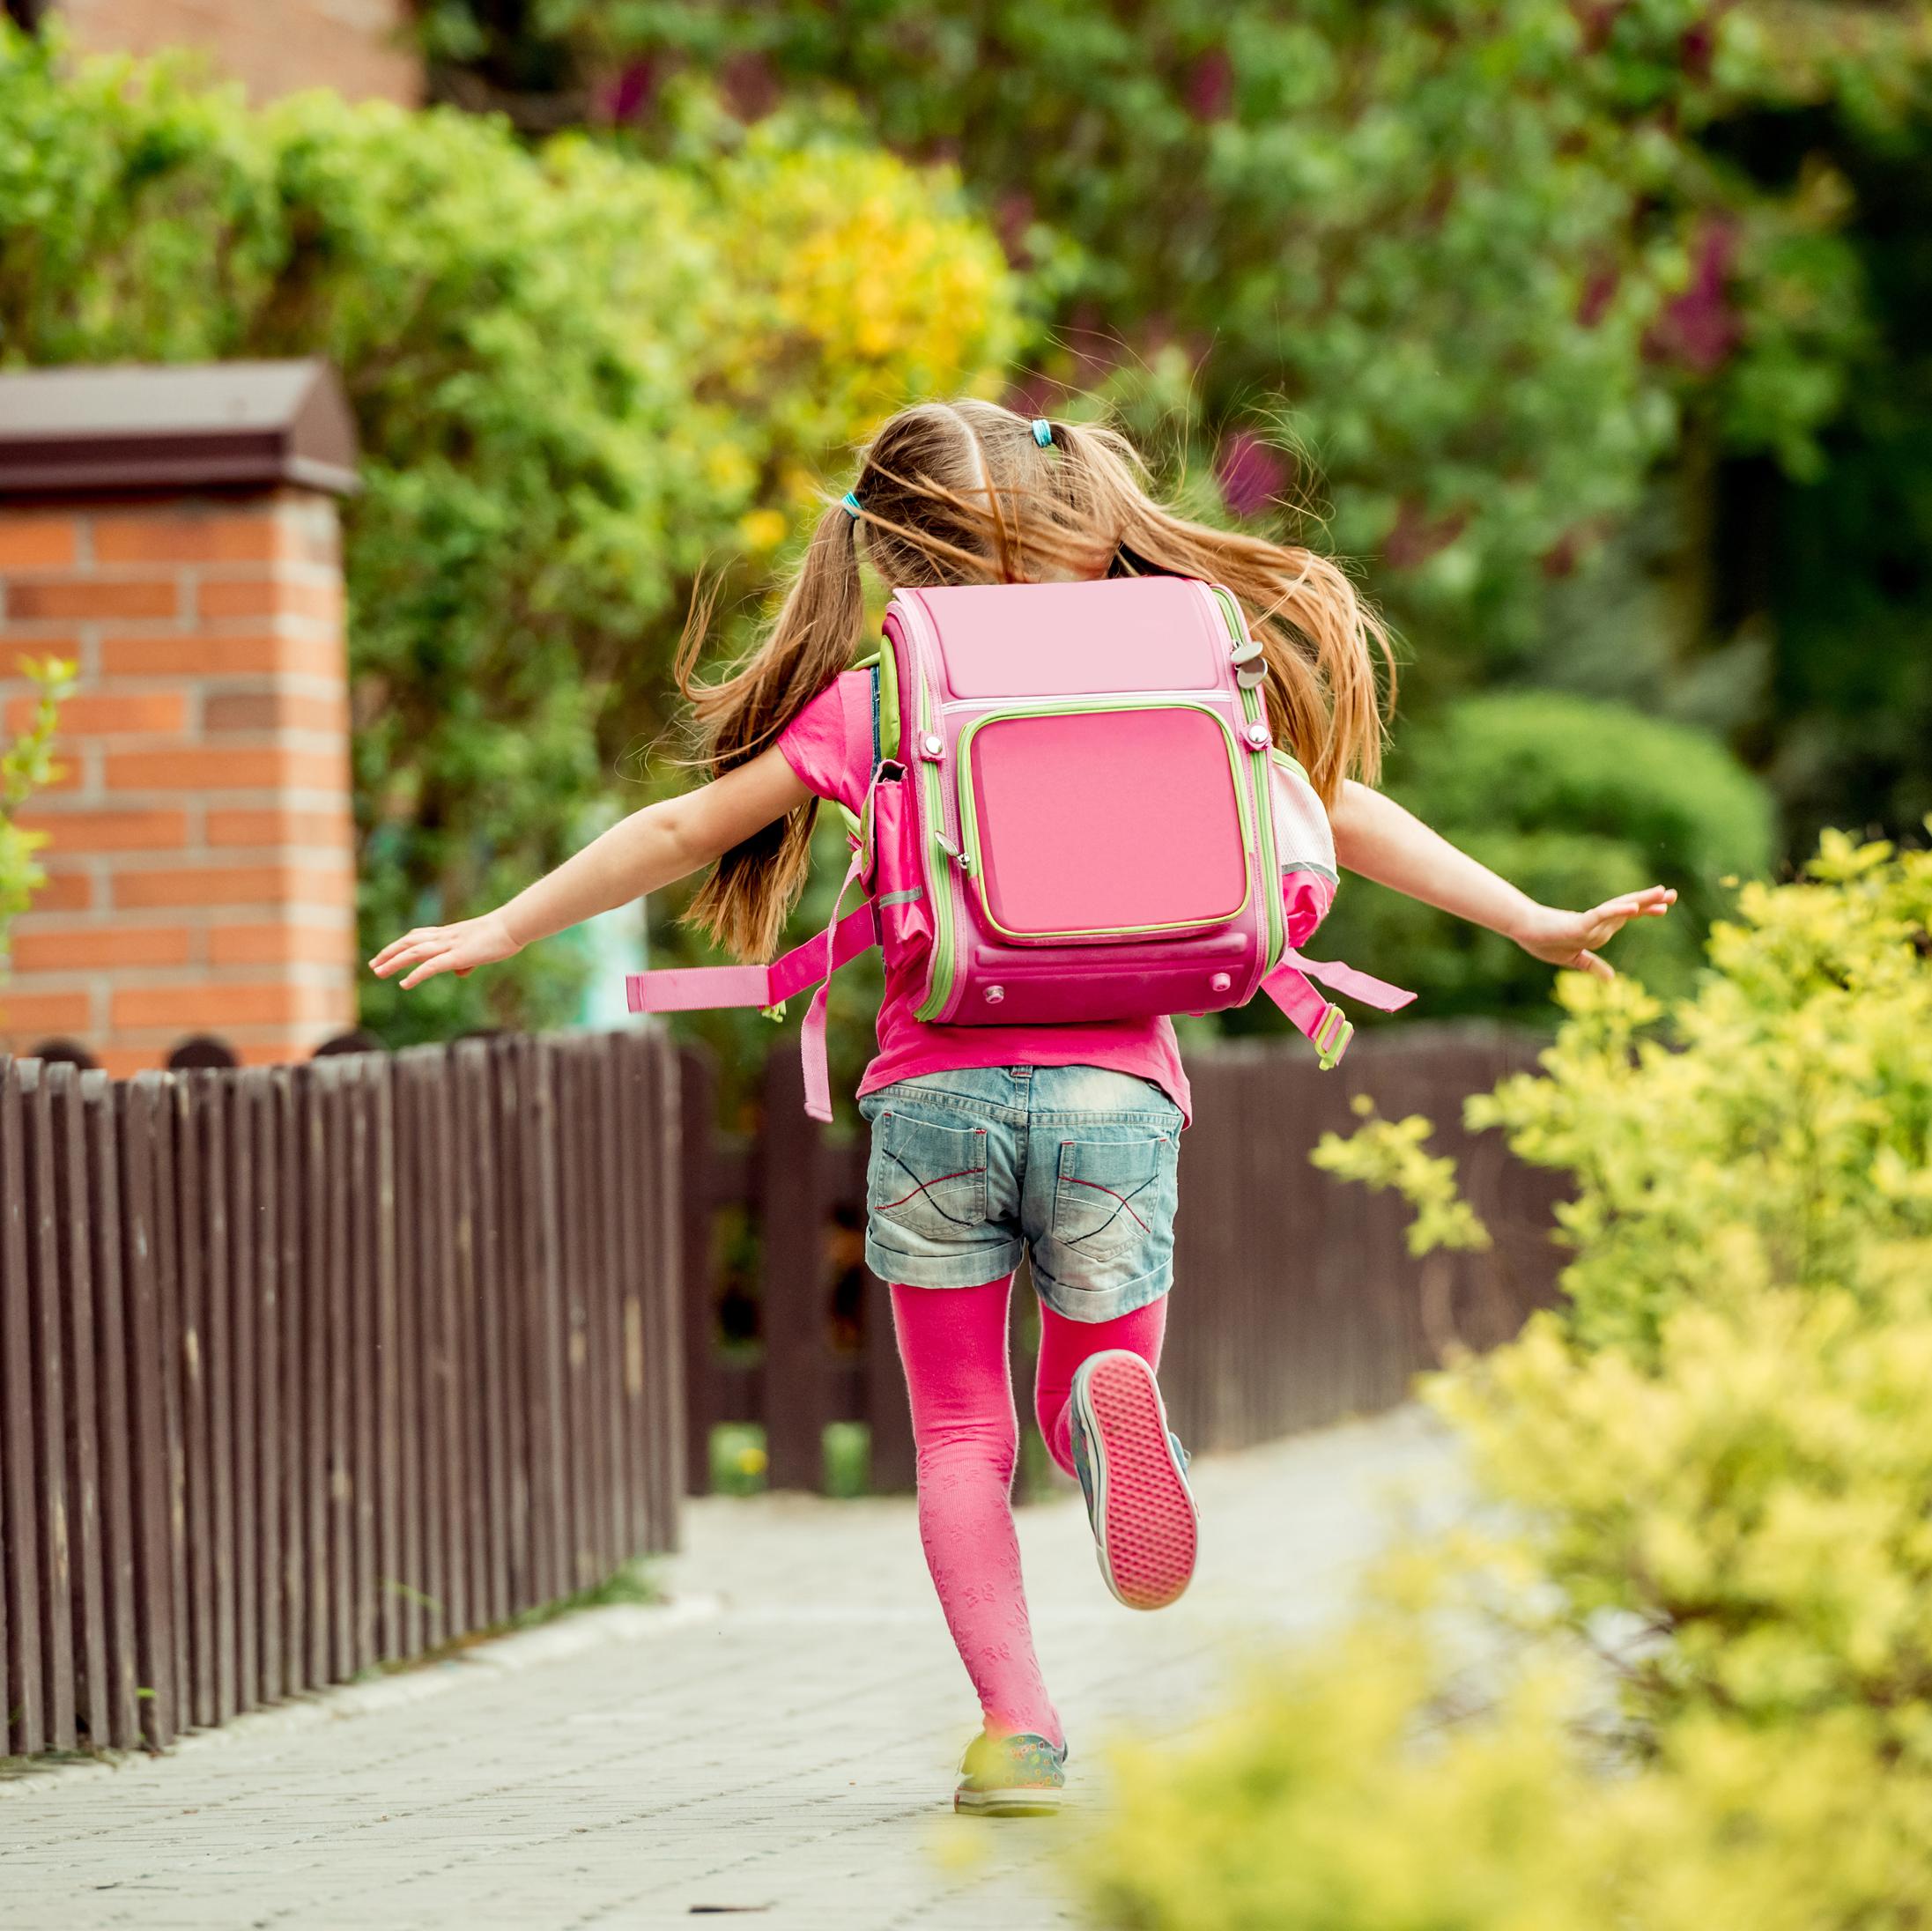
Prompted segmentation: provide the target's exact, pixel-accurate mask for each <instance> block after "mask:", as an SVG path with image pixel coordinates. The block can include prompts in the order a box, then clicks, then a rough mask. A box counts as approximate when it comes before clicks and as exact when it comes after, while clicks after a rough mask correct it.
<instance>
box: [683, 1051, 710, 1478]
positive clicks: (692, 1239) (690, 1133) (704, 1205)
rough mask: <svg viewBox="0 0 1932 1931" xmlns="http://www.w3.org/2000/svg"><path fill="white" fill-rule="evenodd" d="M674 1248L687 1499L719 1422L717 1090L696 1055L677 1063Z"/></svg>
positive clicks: (706, 1467)
mask: <svg viewBox="0 0 1932 1931" xmlns="http://www.w3.org/2000/svg"><path fill="white" fill-rule="evenodd" d="M677 1083H678V1088H679V1103H678V1108H677V1113H678V1121H679V1129H678V1163H677V1164H678V1175H679V1186H678V1197H679V1200H680V1202H682V1210H681V1213H680V1217H679V1218H680V1225H679V1229H678V1245H679V1248H680V1252H681V1257H682V1265H681V1270H680V1271H681V1274H682V1276H683V1277H682V1280H681V1282H680V1284H679V1294H678V1300H679V1305H680V1306H681V1308H682V1311H683V1317H684V1318H683V1324H682V1325H683V1328H684V1360H683V1363H682V1366H683V1370H684V1377H683V1378H684V1386H685V1493H686V1494H687V1495H708V1494H709V1493H710V1492H711V1431H712V1427H713V1425H714V1424H715V1423H716V1421H717V1420H718V1418H719V1417H718V1390H717V1368H716V1356H717V1330H718V1315H717V1304H716V1298H715V1293H714V1268H715V1266H716V1258H715V1251H714V1250H715V1247H716V1241H715V1229H716V1224H717V1214H716V1202H717V1199H718V1190H717V1180H716V1173H717V1166H718V1145H717V1140H718V1129H717V1104H718V1101H717V1091H716V1081H715V1077H714V1074H713V1071H712V1066H711V1062H710V1060H709V1059H708V1058H707V1056H706V1055H705V1054H703V1053H700V1052H699V1051H697V1050H695V1049H692V1050H687V1051H686V1052H685V1053H684V1054H682V1055H681V1056H680V1058H679V1061H678V1067H677Z"/></svg>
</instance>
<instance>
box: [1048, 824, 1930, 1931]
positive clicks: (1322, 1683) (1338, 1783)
mask: <svg viewBox="0 0 1932 1931" xmlns="http://www.w3.org/2000/svg"><path fill="white" fill-rule="evenodd" d="M1711 964H1712V967H1713V971H1712V973H1711V974H1710V976H1709V977H1708V978H1707V979H1706V980H1705V981H1704V982H1703V983H1702V984H1701V986H1700V987H1699V991H1698V993H1697V995H1696V996H1695V997H1694V998H1693V999H1691V1000H1689V1001H1685V1002H1680V1003H1679V1004H1678V1005H1677V1007H1676V1008H1675V1009H1674V1010H1672V1011H1671V1012H1670V1014H1669V1030H1668V1032H1667V1033H1664V1034H1662V1035H1661V1036H1660V1034H1659V1032H1658V1022H1659V1021H1660V1020H1661V1019H1662V1017H1664V1009H1663V1008H1662V1005H1661V1003H1660V1002H1657V1001H1655V1000H1654V999H1652V998H1651V997H1649V996H1648V995H1647V994H1645V993H1644V992H1643V991H1642V989H1641V988H1638V987H1636V986H1634V985H1632V983H1631V982H1629V981H1628V980H1619V981H1617V982H1616V983H1614V984H1609V985H1605V984H1601V983H1598V982H1595V981H1590V980H1566V981H1565V999H1566V1006H1567V1007H1568V1009H1569V1017H1568V1019H1567V1021H1566V1025H1565V1026H1564V1028H1563V1031H1562V1032H1561V1033H1560V1035H1559V1036H1558V1039H1557V1041H1556V1043H1555V1044H1554V1045H1553V1046H1552V1047H1551V1049H1550V1050H1549V1051H1548V1052H1547V1053H1546V1054H1544V1056H1543V1074H1542V1075H1541V1076H1528V1077H1519V1078H1515V1079H1512V1080H1509V1081H1506V1082H1505V1083H1504V1084H1503V1085H1502V1086H1501V1087H1500V1088H1499V1090H1498V1091H1497V1092H1496V1093H1495V1094H1494V1095H1492V1096H1485V1097H1483V1098H1479V1099H1474V1100H1472V1101H1470V1102H1469V1107H1468V1109H1467V1111H1468V1117H1469V1121H1470V1123H1471V1124H1473V1125H1477V1126H1499V1127H1500V1128H1503V1129H1504V1130H1505V1131H1506V1134H1507V1135H1508V1137H1509V1139H1510V1143H1511V1144H1512V1145H1513V1146H1514V1148H1515V1150H1516V1151H1517V1152H1518V1153H1519V1154H1520V1155H1521V1156H1523V1157H1525V1158H1529V1159H1532V1160H1535V1161H1538V1162H1540V1163H1543V1164H1545V1165H1551V1166H1554V1167H1557V1168H1559V1169H1561V1170H1563V1171H1565V1172H1566V1173H1568V1174H1569V1175H1570V1176H1571V1177H1572V1179H1573V1182H1574V1186H1575V1194H1574V1197H1573V1200H1572V1201H1571V1202H1569V1203H1568V1204H1567V1205H1566V1206H1565V1207H1564V1208H1563V1209H1562V1210H1561V1215H1562V1223H1563V1232H1564V1234H1565V1236H1566V1239H1569V1240H1570V1241H1571V1242H1572V1243H1573V1245H1574V1246H1575V1248H1576V1256H1575V1259H1574V1260H1573V1262H1572V1263H1571V1265H1570V1266H1569V1268H1568V1269H1566V1274H1565V1277H1564V1284H1565V1288H1566V1293H1567V1296H1568V1300H1569V1306H1567V1308H1566V1310H1565V1311H1564V1312H1563V1313H1560V1314H1558V1313H1545V1314H1542V1315H1539V1316H1537V1317H1536V1319H1535V1320H1534V1321H1532V1322H1531V1324H1530V1326H1529V1329H1528V1330H1527V1331H1526V1333H1525V1334H1524V1335H1523V1336H1522V1337H1521V1339H1520V1340H1519V1341H1517V1342H1516V1343H1513V1344H1512V1345H1510V1346H1508V1347H1506V1348H1504V1349H1502V1350H1499V1351H1498V1352H1497V1353H1495V1354H1494V1355H1492V1356H1490V1357H1489V1358H1486V1359H1484V1360H1483V1361H1480V1362H1475V1363H1465V1364H1463V1365H1460V1366H1459V1367H1457V1368H1456V1369H1455V1371H1454V1372H1451V1373H1449V1374H1447V1375H1446V1376H1442V1377H1439V1378H1438V1379H1437V1380H1435V1382H1434V1383H1433V1384H1432V1389H1431V1395H1432V1401H1433V1402H1434V1403H1435V1404H1436V1406H1437V1407H1438V1408H1439V1409H1440V1410H1441V1411H1442V1412H1443V1413H1444V1414H1445V1415H1446V1416H1447V1417H1449V1418H1450V1419H1451V1420H1452V1421H1453V1422H1454V1423H1455V1424H1456V1426H1457V1428H1458V1429H1459V1431H1460V1432H1461V1435H1462V1440H1463V1442H1464V1444H1465V1445H1466V1446H1467V1448H1468V1450H1469V1456H1470V1461H1471V1463H1472V1466H1473V1469H1474V1472H1475V1475H1476V1476H1477V1482H1478V1484H1479V1488H1480V1491H1481V1494H1482V1496H1483V1498H1484V1504H1485V1506H1484V1509H1483V1510H1482V1511H1481V1513H1479V1515H1478V1517H1477V1526H1476V1527H1474V1528H1466V1529H1463V1530H1462V1531H1459V1532H1456V1533H1455V1534H1453V1535H1450V1536H1448V1537H1447V1538H1445V1539H1443V1540H1441V1541H1440V1542H1439V1543H1437V1544H1435V1545H1434V1546H1428V1547H1423V1548H1420V1549H1408V1550H1403V1552H1402V1553H1401V1554H1399V1555H1398V1557H1396V1558H1395V1559H1394V1560H1393V1561H1392V1563H1391V1564H1390V1565H1389V1567H1388V1572H1387V1573H1386V1574H1385V1575H1384V1577H1383V1578H1382V1580H1381V1586H1380V1594H1379V1599H1378V1601H1377V1602H1376V1605H1375V1606H1374V1607H1373V1609H1371V1610H1370V1611H1369V1612H1368V1613H1367V1614H1366V1616H1365V1617H1364V1619H1363V1621H1362V1622H1361V1624H1359V1625H1358V1627H1357V1628H1356V1629H1354V1630H1353V1631H1351V1632H1349V1633H1348V1634H1346V1635H1345V1636H1344V1638H1343V1639H1341V1640H1340V1641H1339V1642H1338V1643H1337V1644H1336V1645H1335V1646H1333V1647H1332V1648H1330V1649H1328V1650H1326V1651H1324V1652H1322V1653H1321V1654H1318V1655H1317V1656H1315V1657H1314V1658H1313V1659H1311V1660H1309V1661H1306V1662H1305V1663H1303V1664H1301V1665H1299V1666H1297V1667H1296V1668H1293V1669H1291V1670H1288V1671H1285V1672H1283V1673H1280V1674H1278V1675H1277V1676H1276V1677H1274V1678H1273V1679H1271V1680H1270V1681H1269V1683H1267V1684H1265V1685H1264V1686H1263V1687H1262V1690H1261V1691H1259V1692H1258V1693H1255V1694H1250V1695H1249V1696H1248V1697H1247V1698H1244V1699H1243V1702H1242V1704H1241V1705H1240V1708H1239V1710H1238V1711H1237V1712H1236V1713H1233V1714H1232V1715H1231V1716H1229V1717H1228V1718H1227V1719H1226V1720H1225V1721H1224V1723H1223V1724H1222V1726H1221V1728H1219V1730H1218V1732H1217V1733H1216V1734H1214V1735H1211V1736H1210V1738H1209V1739H1207V1740H1206V1741H1205V1742H1203V1744H1202V1745H1201V1746H1200V1747H1199V1748H1198V1749H1197V1750H1193V1751H1191V1752H1189V1753H1188V1754H1187V1755H1185V1756H1184V1757H1182V1758H1181V1761H1179V1762H1178V1763H1177V1762H1176V1761H1175V1760H1174V1759H1173V1757H1172V1755H1166V1756H1162V1757H1158V1758H1156V1757H1151V1756H1150V1755H1147V1754H1144V1753H1143V1754H1141V1755H1137V1756H1130V1757H1129V1758H1128V1759H1127V1761H1126V1764H1125V1765H1124V1769H1123V1791H1124V1795H1125V1802H1124V1805H1123V1809H1122V1812H1121V1817H1120V1820H1119V1822H1118V1824H1115V1825H1111V1826H1109V1829H1108V1831H1107V1834H1106V1835H1105V1836H1104V1837H1103V1839H1101V1840H1100V1842H1099V1845H1098V1846H1096V1848H1095V1849H1094V1850H1092V1852H1091V1853H1089V1854H1088V1858H1087V1862H1086V1866H1085V1868H1086V1873H1087V1882H1088V1885H1089V1895H1090V1898H1092V1900H1093V1904H1094V1910H1095V1914H1096V1916H1097V1918H1098V1920H1099V1921H1101V1922H1104V1923H1110V1924H1121V1925H1132V1926H1136V1927H1155V1926H1169V1925H1172V1926H1176V1927H1178V1926H1181V1925H1183V1924H1189V1923H1198V1922H1209V1923H1227V1924H1246V1925H1255V1926H1262V1925H1279V1926H1283V1927H1291V1926H1292V1927H1297V1931H1299V1927H1308V1926H1333V1927H1336V1931H1341V1927H1344V1926H1347V1927H1351V1931H1385V1927H1386V1931H1398V1927H1399V1931H1411V1927H1413V1931H1422V1927H1430V1931H1437V1927H1463V1926H1467V1927H1469V1931H1476V1927H1484V1931H1492V1927H1498V1926H1514V1925H1521V1926H1523V1927H1536V1931H1546V1927H1554V1931H1617V1927H1641V1931H1677V1927H1684V1931H1690V1927H1692V1926H1694V1925H1704V1924H1708V1923H1713V1922H1719V1923H1740V1924H1750V1925H1752V1926H1753V1927H1758V1926H1767V1925H1768V1926H1778V1927H1785V1926H1788V1927H1791V1931H1801V1927H1802V1931H1829V1927H1846V1931H1851V1927H1859V1931H1869V1927H1896V1931H1906V1927H1920V1926H1922V1925H1923V1924H1924V1923H1926V1922H1927V1921H1928V1917H1932V1867H1928V1864H1927V1863H1926V1861H1925V1859H1924V1855H1923V1845H1924V1841H1925V1836H1926V1831H1927V1829H1928V1825H1932V1533H1928V1528H1927V1524H1928V1521H1932V1408H1928V1403H1927V1402H1926V1400H1925V1390H1926V1387H1927V1386H1928V1380H1932V853H1926V852H1915V853H1909V854H1905V855H1899V854H1898V853H1895V852H1894V851H1893V850H1892V849H1891V847H1887V846H1884V845H1870V846H1865V847H1854V845H1853V844H1852V843H1851V842H1850V841H1849V840H1846V839H1844V838H1842V837H1828V838H1827V839H1826V840H1825V841H1824V844H1823V847H1822V848H1821V851H1820V853H1819V855H1818V857H1817V860H1816V861H1815V862H1813V864H1812V865H1811V867H1810V869H1809V872H1808V874H1807V876H1806V877H1803V878H1802V879H1801V880H1799V881H1797V882H1795V883H1793V884H1786V885H1781V886H1777V887H1770V886H1762V885H1755V886H1750V887H1747V888H1746V889H1745V891H1744V892H1743V894H1742V896H1741V899H1740V903H1739V916H1738V918H1737V920H1736V922H1735V923H1729V922H1727V923H1723V924H1721V925H1720V926H1719V927H1718V929H1716V931H1715V932H1714V935H1713V938H1712V943H1711ZM1421 1128H1422V1123H1421V1122H1418V1121H1404V1122H1391V1121H1373V1122H1372V1123H1371V1124H1370V1126H1369V1127H1368V1128H1366V1130H1365V1131H1364V1132H1363V1133H1361V1134H1359V1135H1358V1136H1355V1137H1354V1138H1353V1139H1352V1140H1350V1141H1347V1142H1342V1141H1338V1140H1336V1139H1334V1138H1332V1137H1331V1138H1330V1140H1329V1142H1327V1143H1325V1146H1324V1148H1323V1150H1322V1153H1321V1160H1322V1164H1323V1165H1328V1166H1329V1167H1330V1168H1332V1169H1335V1170H1336V1171H1341V1172H1344V1173H1352V1174H1353V1175H1355V1176H1356V1177H1358V1178H1360V1179H1363V1180H1367V1181H1369V1182H1370V1183H1372V1184H1376V1185H1390V1186H1395V1187H1401V1188H1403V1189H1404V1190H1406V1191H1409V1192H1410V1193H1411V1194H1412V1195H1414V1196H1415V1197H1416V1198H1417V1199H1418V1204H1419V1205H1420V1207H1421V1208H1422V1209H1423V1210H1424V1211H1425V1214H1426V1215H1428V1216H1429V1217H1430V1218H1431V1220H1432V1222H1434V1223H1435V1224H1437V1225H1438V1226H1440V1229H1441V1230H1442V1231H1444V1232H1447V1233H1448V1234H1449V1235H1451V1236H1453V1237H1455V1238H1457V1239H1466V1238H1468V1236H1469V1232H1470V1228H1469V1223H1468V1221H1467V1218H1466V1217H1458V1216H1456V1215H1455V1214H1453V1213H1451V1212H1449V1210H1448V1209H1447V1205H1446V1202H1445V1188H1444V1186H1443V1183H1442V1174H1441V1172H1440V1166H1439V1165H1437V1164H1435V1163H1432V1162H1430V1161H1429V1160H1428V1159H1427V1158H1426V1156H1425V1155H1424V1154H1423V1153H1422V1149H1421ZM1391 1818H1399V1819H1400V1820H1401V1824H1400V1830H1399V1831H1397V1832H1395V1833H1392V1832H1391V1831H1390V1827H1389V1820H1390V1819H1391ZM1189 1913H1193V1914H1192V1915H1190V1914H1189Z"/></svg>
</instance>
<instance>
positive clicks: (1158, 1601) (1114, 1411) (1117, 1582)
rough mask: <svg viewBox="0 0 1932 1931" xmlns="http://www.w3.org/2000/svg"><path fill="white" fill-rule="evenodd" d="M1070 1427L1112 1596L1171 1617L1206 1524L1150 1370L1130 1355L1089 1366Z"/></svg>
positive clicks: (1078, 1383) (1092, 1360)
mask: <svg viewBox="0 0 1932 1931" xmlns="http://www.w3.org/2000/svg"><path fill="white" fill-rule="evenodd" d="M1070 1423H1071V1428H1070V1432H1071V1434H1072V1438H1073V1465H1074V1469H1075V1470H1076V1472H1077V1474H1078V1476H1079V1477H1080V1489H1081V1492H1082V1493H1083V1494H1084V1496H1085V1497H1086V1498H1087V1520H1088V1521H1089V1522H1091V1523H1092V1525H1093V1542H1094V1547H1095V1549H1096V1550H1097V1551H1098V1553H1099V1558H1100V1573H1101V1575H1103V1576H1104V1577H1105V1578H1106V1579H1107V1587H1108V1588H1110V1589H1111V1590H1113V1592H1114V1594H1115V1595H1116V1596H1117V1597H1119V1599H1120V1600H1121V1602H1124V1603H1125V1604H1126V1605H1127V1606H1128V1608H1129V1609H1166V1606H1167V1605H1168V1604H1169V1603H1170V1602H1173V1601H1175V1600H1176V1599H1177V1598H1178V1597H1179V1596H1180V1594H1181V1591H1182V1590H1184V1589H1185V1588H1186V1587H1188V1580H1189V1579H1190V1578H1191V1577H1192V1576H1193V1574H1194V1558H1195V1545H1196V1543H1197V1542H1198V1539H1199V1530H1200V1525H1199V1522H1198V1520H1197V1519H1196V1517H1195V1511H1194V1494H1193V1491H1191V1490H1190V1489H1189V1488H1188V1454H1187V1451H1186V1450H1185V1449H1184V1448H1183V1447H1182V1446H1181V1444H1180V1442H1179V1441H1177V1440H1176V1439H1174V1437H1173V1435H1172V1434H1170V1433H1169V1432H1168V1429H1167V1411H1166V1409H1165V1408H1163V1407H1162V1406H1161V1401H1160V1388H1159V1387H1158V1384H1157V1383H1156V1381H1155V1380H1154V1373H1153V1370H1152V1369H1151V1368H1150V1367H1149V1366H1148V1365H1147V1364H1146V1362H1144V1360H1142V1359H1141V1358H1140V1357H1139V1356H1138V1355H1137V1354H1133V1353H1130V1352H1129V1350H1127V1349H1125V1348H1109V1349H1107V1350H1106V1351H1105V1352H1104V1353H1101V1354H1097V1355H1093V1356H1091V1357H1089V1358H1088V1359H1086V1360H1084V1361H1083V1362H1082V1363H1081V1364H1080V1365H1079V1368H1078V1369H1077V1371H1076V1372H1075V1374H1074V1377H1073V1399H1072V1414H1071V1417H1070Z"/></svg>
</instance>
